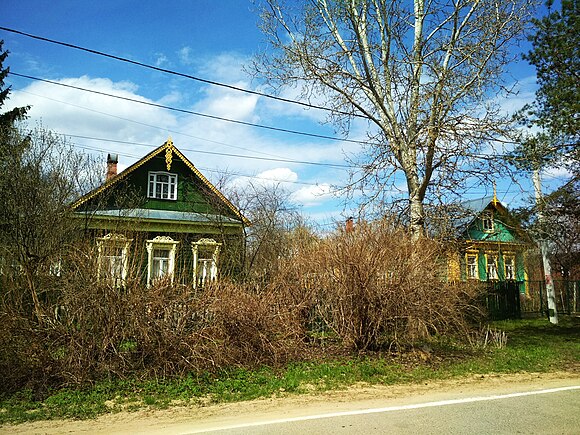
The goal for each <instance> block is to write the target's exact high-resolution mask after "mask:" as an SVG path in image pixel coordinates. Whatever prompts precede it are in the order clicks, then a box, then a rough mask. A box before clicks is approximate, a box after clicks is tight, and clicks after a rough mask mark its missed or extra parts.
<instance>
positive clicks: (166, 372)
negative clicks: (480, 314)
mask: <svg viewBox="0 0 580 435" xmlns="http://www.w3.org/2000/svg"><path fill="white" fill-rule="evenodd" d="M92 249H94V248H91V247H90V246H85V247H84V248H83V249H80V248H78V249H77V250H74V251H73V250H70V252H71V257H70V258H68V259H67V261H66V262H65V264H66V267H65V268H64V269H63V271H62V276H61V277H60V278H55V277H53V279H49V278H47V277H45V278H46V279H44V278H43V280H40V281H39V285H38V286H37V288H39V289H41V292H40V295H41V297H40V298H39V299H40V302H41V314H42V315H41V316H40V318H39V316H38V315H37V313H36V310H35V308H34V304H33V302H32V300H31V297H30V295H28V293H27V291H28V290H26V289H27V288H28V287H27V286H26V285H25V283H21V282H20V281H19V278H18V276H15V279H14V280H13V281H10V282H9V281H6V280H4V281H3V283H2V285H3V292H2V300H1V301H0V303H1V306H0V377H1V378H2V379H3V384H2V386H1V387H0V392H10V391H15V390H18V389H21V388H23V387H30V388H33V389H34V390H36V391H44V390H46V389H47V388H49V387H62V386H69V385H76V386H78V385H84V384H87V383H91V382H94V381H97V380H102V379H107V378H111V377H114V378H123V377H129V376H131V377H135V376H137V377H151V376H155V377H167V376H180V375H183V374H185V373H191V372H198V373H199V372H202V371H212V370H216V369H220V368H226V367H231V366H243V367H256V366H260V365H269V366H280V365H283V364H285V363H287V362H289V361H292V360H297V359H300V358H308V357H310V356H312V355H314V354H316V355H318V356H322V357H324V355H328V354H329V352H333V351H334V350H335V349H336V348H335V347H334V348H331V347H329V346H327V345H326V344H325V345H324V346H322V345H321V344H323V342H322V341H320V340H317V339H314V340H313V339H312V338H313V336H315V335H316V334H313V329H315V324H316V327H318V328H322V329H324V332H325V333H326V335H325V336H328V335H330V336H332V337H334V338H333V339H334V342H335V343H337V344H338V345H339V346H340V347H341V348H342V349H348V350H351V351H356V352H359V351H367V350H379V349H385V348H387V347H389V346H392V345H393V344H395V345H400V344H408V343H413V342H416V341H417V340H419V339H424V338H425V337H427V336H429V335H433V334H450V333H451V334H460V335H462V336H463V338H466V339H467V337H469V322H468V317H469V316H470V314H471V313H472V312H473V305H472V300H473V298H474V296H475V294H476V290H475V288H472V287H471V286H468V285H465V283H459V284H455V283H449V282H446V280H445V276H446V273H445V268H446V253H445V250H444V249H443V248H442V246H441V245H440V244H438V243H436V242H434V241H431V240H419V241H417V242H413V241H411V240H410V238H409V235H408V234H407V233H406V232H405V231H404V230H401V229H397V228H394V227H393V226H391V225H390V224H389V223H388V222H377V223H372V224H360V225H359V226H358V227H357V229H356V230H355V231H354V232H353V233H349V234H345V233H339V234H335V235H332V236H329V237H327V238H325V239H320V238H315V237H297V238H295V240H294V243H293V244H292V245H291V246H290V247H289V249H288V252H289V253H290V254H289V255H288V256H287V257H285V258H282V259H279V260H278V261H277V264H276V267H275V268H273V271H275V273H274V272H272V274H271V278H270V279H269V280H268V281H267V282H262V283H261V284H260V285H256V284H255V283H254V284H253V285H252V284H250V283H246V284H243V283H241V284H240V283H232V282H228V281H226V280H222V281H220V282H218V283H213V284H212V285H210V286H208V287H207V288H205V289H203V290H195V289H192V288H191V287H188V286H183V285H180V284H176V283H177V282H178V281H179V280H177V279H176V280H175V282H176V283H175V284H173V283H171V282H170V281H161V282H158V283H156V284H155V285H154V286H152V287H150V288H147V287H145V286H144V285H143V284H142V279H140V278H141V277H140V276H139V275H140V273H139V272H138V271H135V273H133V274H132V276H133V278H131V279H129V280H128V281H127V282H126V284H125V286H124V287H123V288H121V289H119V288H115V287H113V286H111V285H109V284H107V283H106V282H104V281H103V280H99V279H98V278H97V274H96V273H95V271H96V270H97V267H96V260H95V259H96V257H97V256H96V255H95V252H93V250H92ZM399 348H401V347H399Z"/></svg>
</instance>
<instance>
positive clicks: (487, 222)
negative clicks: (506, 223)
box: [481, 211, 493, 232]
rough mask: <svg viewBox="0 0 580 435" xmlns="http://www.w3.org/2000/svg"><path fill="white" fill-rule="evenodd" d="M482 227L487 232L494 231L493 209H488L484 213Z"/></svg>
mask: <svg viewBox="0 0 580 435" xmlns="http://www.w3.org/2000/svg"><path fill="white" fill-rule="evenodd" d="M481 227H482V229H483V231H485V232H490V231H493V213H492V212H491V211H486V212H483V213H482V215H481Z"/></svg>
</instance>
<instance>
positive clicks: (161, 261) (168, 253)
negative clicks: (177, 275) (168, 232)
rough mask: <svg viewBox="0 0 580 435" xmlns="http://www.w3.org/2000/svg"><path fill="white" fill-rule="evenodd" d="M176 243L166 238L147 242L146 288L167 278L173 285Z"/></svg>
mask: <svg viewBox="0 0 580 435" xmlns="http://www.w3.org/2000/svg"><path fill="white" fill-rule="evenodd" d="M178 243H179V242H176V241H174V240H173V239H172V238H171V237H167V236H158V237H155V238H154V239H153V240H147V257H148V260H147V286H151V285H152V284H154V283H155V281H157V280H159V279H162V278H169V279H170V280H171V282H172V283H173V275H174V272H175V253H176V251H177V244H178Z"/></svg>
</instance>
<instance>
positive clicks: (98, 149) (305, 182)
mask: <svg viewBox="0 0 580 435" xmlns="http://www.w3.org/2000/svg"><path fill="white" fill-rule="evenodd" d="M60 134H62V135H63V136H71V137H82V136H72V135H67V134H63V133H60ZM69 143H71V144H72V145H75V146H76V147H77V148H80V149H83V150H88V151H98V152H100V153H103V154H104V153H108V152H110V151H109V150H107V149H105V148H100V147H95V146H89V145H84V144H80V143H78V142H69ZM135 145H141V144H135ZM143 146H149V145H143ZM181 150H182V151H185V150H184V149H181ZM115 153H116V154H118V155H121V156H125V157H131V158H135V159H140V158H141V157H143V156H140V155H137V154H131V153H127V152H119V151H115ZM195 167H196V168H197V169H200V170H203V171H204V172H205V171H207V172H213V173H216V174H219V175H234V176H236V177H244V178H253V179H256V180H265V181H275V182H278V183H290V184H301V185H305V186H317V187H320V186H322V185H324V184H328V183H311V182H308V181H297V180H296V181H292V180H281V179H279V178H271V177H260V176H258V175H249V174H244V173H242V172H233V171H222V170H219V169H213V168H208V167H204V166H197V165H195ZM331 193H333V192H328V193H325V194H331Z"/></svg>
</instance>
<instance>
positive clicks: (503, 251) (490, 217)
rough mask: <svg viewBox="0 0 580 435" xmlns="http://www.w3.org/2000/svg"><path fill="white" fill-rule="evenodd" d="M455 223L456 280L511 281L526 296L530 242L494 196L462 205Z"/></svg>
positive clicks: (452, 273)
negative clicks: (456, 232) (527, 252)
mask: <svg viewBox="0 0 580 435" xmlns="http://www.w3.org/2000/svg"><path fill="white" fill-rule="evenodd" d="M461 209H462V210H463V212H464V213H463V217H462V218H461V219H458V221H457V222H456V230H457V231H458V234H459V253H458V255H456V256H454V257H453V258H452V260H451V261H450V268H449V269H450V270H449V275H450V278H451V279H453V280H463V281H465V280H469V279H473V280H479V281H492V282H493V281H512V282H517V283H519V289H520V293H525V291H526V288H525V282H526V280H527V265H526V251H527V250H528V249H529V248H530V247H532V246H533V244H532V241H531V239H530V238H529V236H528V235H527V234H526V233H525V231H524V230H523V229H522V228H521V227H520V225H519V224H518V223H517V222H516V221H515V219H514V218H513V216H511V215H510V213H509V211H508V210H507V208H506V207H504V206H503V205H502V204H501V202H499V201H498V200H497V198H496V197H495V195H494V196H491V197H485V198H481V199H476V200H472V201H466V202H463V203H462V204H461Z"/></svg>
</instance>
